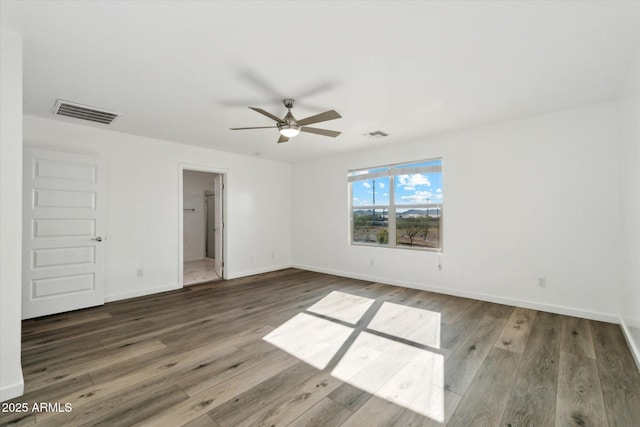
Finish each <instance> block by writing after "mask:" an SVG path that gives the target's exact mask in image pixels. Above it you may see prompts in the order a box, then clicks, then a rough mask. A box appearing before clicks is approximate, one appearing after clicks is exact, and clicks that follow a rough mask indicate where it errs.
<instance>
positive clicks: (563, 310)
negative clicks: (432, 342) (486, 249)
mask: <svg viewBox="0 0 640 427" xmlns="http://www.w3.org/2000/svg"><path fill="white" fill-rule="evenodd" d="M293 267H294V268H299V269H301V270H308V271H314V272H316V273H325V274H333V275H335V276H342V277H348V278H350V279H358V280H367V281H370V282H376V283H383V284H385V285H392V286H402V287H405V288H411V289H418V290H421V291H428V292H435V293H439V294H445V295H451V296H456V297H463V298H471V299H475V300H480V301H486V302H492V303H496V304H506V305H512V306H515V307H522V308H528V309H531V310H538V311H545V312H548V313H555V314H562V315H565V316H573V317H580V318H583V319H589V320H596V321H600V322H607V323H616V324H617V323H620V318H619V316H618V315H617V314H613V313H602V312H596V311H587V310H581V309H577V308H572V307H564V306H559V305H551V304H542V303H537V302H531V301H525V300H519V299H513V298H504V297H499V296H495V295H490V294H483V293H476V292H468V291H464V290H460V289H453V288H442V287H438V286H430V285H427V284H424V283H417V282H409V281H404V280H396V279H393V278H388V277H375V276H367V275H364V274H358V273H351V272H348V271H342V270H332V269H328V268H321V267H314V266H311V265H302V264H294V265H293Z"/></svg>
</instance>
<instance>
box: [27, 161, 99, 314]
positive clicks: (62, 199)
mask: <svg viewBox="0 0 640 427" xmlns="http://www.w3.org/2000/svg"><path fill="white" fill-rule="evenodd" d="M104 177H105V173H104V167H103V166H102V164H101V163H100V162H99V161H98V159H97V158H95V157H92V156H85V155H79V154H72V153H62V152H58V151H49V150H41V149H32V148H25V152H24V180H23V213H24V222H23V239H22V240H23V242H22V246H23V249H22V264H23V276H22V277H23V279H22V280H23V283H22V318H23V319H29V318H32V317H39V316H45V315H48V314H54V313H61V312H64V311H69V310H76V309H80V308H85V307H92V306H96V305H102V304H104V256H105V247H104V245H106V242H105V235H104V232H105V204H104V199H105V180H104Z"/></svg>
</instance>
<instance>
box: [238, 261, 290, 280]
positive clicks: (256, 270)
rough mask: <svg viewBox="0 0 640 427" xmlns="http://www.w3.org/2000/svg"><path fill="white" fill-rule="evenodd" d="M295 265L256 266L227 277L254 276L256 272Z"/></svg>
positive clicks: (276, 269) (265, 271)
mask: <svg viewBox="0 0 640 427" xmlns="http://www.w3.org/2000/svg"><path fill="white" fill-rule="evenodd" d="M291 267H293V266H292V265H291V264H282V265H272V266H270V267H264V268H256V269H255V270H245V271H239V272H236V273H232V274H229V275H228V276H227V279H238V278H240V277H246V276H253V275H254V274H262V273H271V272H272V271H278V270H284V269H285V268H291Z"/></svg>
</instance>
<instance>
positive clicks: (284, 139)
mask: <svg viewBox="0 0 640 427" xmlns="http://www.w3.org/2000/svg"><path fill="white" fill-rule="evenodd" d="M288 140H289V138H287V137H286V136H284V135H280V138H278V144H280V143H281V142H287V141H288Z"/></svg>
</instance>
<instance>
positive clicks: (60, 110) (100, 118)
mask: <svg viewBox="0 0 640 427" xmlns="http://www.w3.org/2000/svg"><path fill="white" fill-rule="evenodd" d="M53 114H56V115H58V116H65V117H73V118H74V119H80V120H88V121H90V122H95V123H102V124H105V125H110V124H111V123H113V122H114V121H115V120H116V119H117V118H118V117H120V113H114V112H113V111H107V110H100V109H98V108H94V107H89V106H87V105H82V104H76V103H74V102H69V101H63V100H61V99H58V100H57V101H56V105H55V107H54V109H53Z"/></svg>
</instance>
